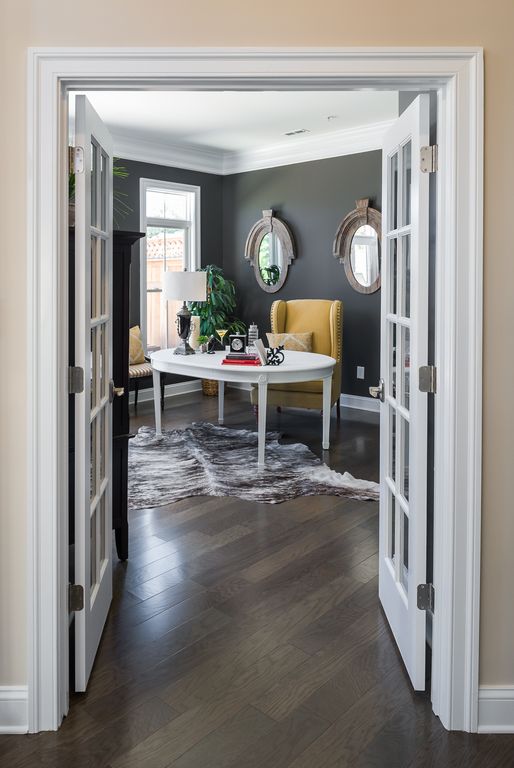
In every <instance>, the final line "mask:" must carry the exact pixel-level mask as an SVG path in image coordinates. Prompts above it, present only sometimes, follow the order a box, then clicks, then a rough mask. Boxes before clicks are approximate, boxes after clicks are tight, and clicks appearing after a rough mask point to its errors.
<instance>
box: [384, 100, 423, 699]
mask: <svg viewBox="0 0 514 768" xmlns="http://www.w3.org/2000/svg"><path fill="white" fill-rule="evenodd" d="M429 128H430V124H429V97H428V95H421V96H418V98H417V99H416V100H415V101H414V102H413V103H412V104H411V105H410V106H409V108H408V109H407V110H406V111H405V112H404V113H403V114H402V115H401V116H400V117H399V118H398V120H397V121H396V122H395V124H394V125H393V126H392V127H391V128H390V130H389V131H388V133H387V136H386V137H385V140H384V143H383V169H382V173H383V177H382V178H383V182H382V183H383V191H382V297H381V328H382V338H381V363H380V368H381V378H382V382H381V387H382V398H381V399H382V403H381V406H380V487H381V492H380V544H379V558H380V563H379V595H380V600H381V603H382V606H383V608H384V611H385V613H386V616H387V619H388V621H389V624H390V626H391V629H392V631H393V634H394V637H395V639H396V642H397V644H398V648H399V650H400V653H401V655H402V657H403V660H404V662H405V666H406V668H407V671H408V673H409V676H410V678H411V681H412V684H413V686H414V688H415V689H416V690H424V688H425V642H426V615H425V612H424V611H421V610H419V609H418V608H417V587H418V584H422V583H424V582H425V581H426V544H427V536H426V503H427V498H426V486H427V395H426V393H423V392H420V391H419V387H418V372H419V368H420V366H423V365H426V364H427V354H428V206H429V194H428V187H429V176H428V174H425V173H422V172H421V170H420V149H421V147H422V146H427V145H428V144H429Z"/></svg>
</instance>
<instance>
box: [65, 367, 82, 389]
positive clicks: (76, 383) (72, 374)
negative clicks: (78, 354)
mask: <svg viewBox="0 0 514 768" xmlns="http://www.w3.org/2000/svg"><path fill="white" fill-rule="evenodd" d="M83 391H84V369H83V368H80V367H79V366H78V365H70V367H69V368H68V393H69V394H70V395H79V394H80V393H81V392H83Z"/></svg>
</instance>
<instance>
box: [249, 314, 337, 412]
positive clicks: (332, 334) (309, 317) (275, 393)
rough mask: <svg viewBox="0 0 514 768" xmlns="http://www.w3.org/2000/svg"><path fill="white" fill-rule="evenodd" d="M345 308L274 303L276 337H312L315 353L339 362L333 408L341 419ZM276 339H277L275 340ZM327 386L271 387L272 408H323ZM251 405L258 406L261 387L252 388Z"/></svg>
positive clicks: (273, 320)
mask: <svg viewBox="0 0 514 768" xmlns="http://www.w3.org/2000/svg"><path fill="white" fill-rule="evenodd" d="M342 312H343V306H342V303H341V302H340V301H328V300H325V299H296V300H294V301H283V300H282V299H279V300H278V301H274V302H273V304H272V306H271V318H270V319H271V331H272V333H275V334H279V333H280V334H281V333H286V334H294V335H298V334H303V333H311V334H312V352H315V353H319V354H322V355H330V357H333V358H334V359H335V360H336V366H335V368H334V374H333V376H332V392H331V396H330V405H331V406H333V405H336V406H337V415H338V419H339V418H340V397H341V369H342V343H343V342H342V340H343V324H342ZM275 338H276V337H275ZM322 393H323V386H322V384H321V382H320V381H306V382H297V383H295V384H289V385H288V387H287V389H286V388H285V387H284V386H282V385H278V386H274V385H273V384H270V385H269V387H268V405H269V406H272V407H277V406H279V407H282V408H287V407H290V408H315V409H316V410H321V409H322V408H323V394H322ZM250 397H251V403H252V405H254V406H256V405H257V404H258V392H257V387H256V386H252V389H251V394H250Z"/></svg>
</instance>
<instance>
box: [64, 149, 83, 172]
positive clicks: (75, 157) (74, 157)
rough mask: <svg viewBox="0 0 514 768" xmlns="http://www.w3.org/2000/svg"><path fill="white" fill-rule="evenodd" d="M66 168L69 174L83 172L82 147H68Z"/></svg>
mask: <svg viewBox="0 0 514 768" xmlns="http://www.w3.org/2000/svg"><path fill="white" fill-rule="evenodd" d="M68 167H69V169H70V172H71V173H83V172H84V148H83V147H68Z"/></svg>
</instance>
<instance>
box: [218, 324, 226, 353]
mask: <svg viewBox="0 0 514 768" xmlns="http://www.w3.org/2000/svg"><path fill="white" fill-rule="evenodd" d="M216 333H217V334H218V338H219V340H220V345H221V349H222V350H224V349H225V344H224V343H223V339H224V338H225V336H226V335H227V329H226V328H216Z"/></svg>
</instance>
